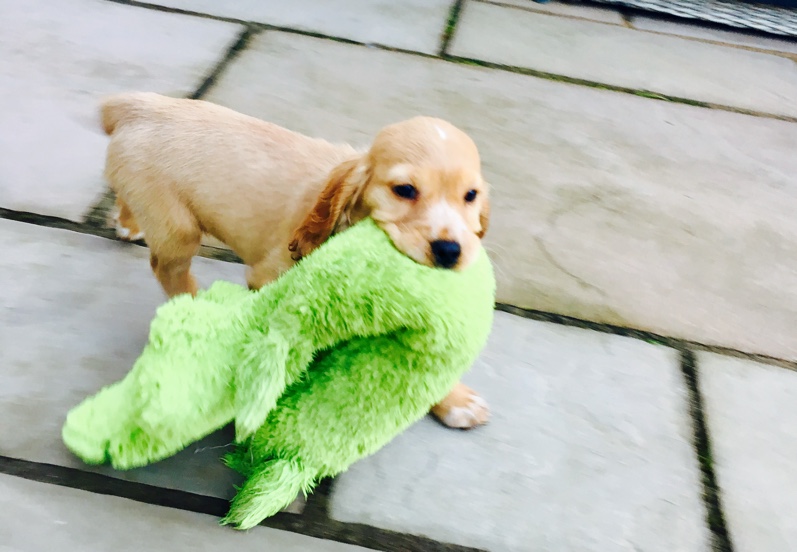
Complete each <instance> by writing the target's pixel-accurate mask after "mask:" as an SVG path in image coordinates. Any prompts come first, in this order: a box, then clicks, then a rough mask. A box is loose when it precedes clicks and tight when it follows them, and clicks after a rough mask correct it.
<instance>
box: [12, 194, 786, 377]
mask: <svg viewBox="0 0 797 552" xmlns="http://www.w3.org/2000/svg"><path fill="white" fill-rule="evenodd" d="M102 218H103V217H101V216H100V217H96V218H95V219H94V220H93V221H92V222H85V223H80V222H74V221H71V220H68V219H63V218H60V217H54V216H50V215H39V214H36V213H29V212H26V211H14V210H12V209H5V208H2V207H0V219H5V220H12V221H15V222H22V223H25V224H32V225H34V226H42V227H45V228H55V229H60V230H69V231H71V232H77V233H79V234H86V235H89V236H96V237H99V238H106V239H110V240H113V241H116V242H120V243H124V244H129V245H131V246H134V247H146V243H145V242H144V241H136V242H122V241H121V240H119V239H117V237H116V233H115V231H114V230H113V229H111V228H106V227H104V226H103V224H104V223H98V222H97V220H99V219H102ZM199 256H201V257H206V258H209V259H215V260H218V261H223V262H228V263H236V264H242V261H241V259H240V257H238V255H236V254H235V253H233V252H232V251H230V250H228V249H220V248H218V247H213V246H208V245H203V246H202V247H201V248H200V250H199ZM495 309H496V310H499V311H501V312H506V313H508V314H512V315H515V316H520V317H522V318H528V319H530V320H538V321H540V322H550V323H552V324H559V325H561V326H571V327H574V328H582V329H586V330H592V331H596V332H600V333H606V334H612V335H619V336H622V337H630V338H634V339H639V340H642V341H647V342H652V343H658V344H661V345H666V346H668V347H672V348H674V349H685V348H689V349H695V350H699V351H706V352H710V353H716V354H719V355H723V356H729V357H735V358H743V359H745V360H752V361H754V362H760V363H762V364H769V365H772V366H777V367H779V368H786V369H788V370H794V371H797V361H791V360H785V359H782V358H777V357H772V356H768V355H762V354H758V353H750V352H746V351H741V350H739V349H732V348H730V347H721V346H717V345H706V344H704V343H700V342H697V341H690V340H688V339H682V338H678V337H671V336H665V335H661V334H657V333H654V332H649V331H646V330H637V329H634V328H628V327H625V326H617V325H614V324H604V323H602V322H592V321H590V320H584V319H582V318H576V317H574V316H568V315H565V314H557V313H553V312H546V311H540V310H535V309H527V308H523V307H517V306H515V305H509V304H507V303H496V304H495Z"/></svg>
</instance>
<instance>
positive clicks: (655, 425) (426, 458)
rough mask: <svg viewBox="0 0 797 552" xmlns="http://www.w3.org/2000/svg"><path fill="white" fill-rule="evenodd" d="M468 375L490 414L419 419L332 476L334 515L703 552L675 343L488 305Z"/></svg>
mask: <svg viewBox="0 0 797 552" xmlns="http://www.w3.org/2000/svg"><path fill="white" fill-rule="evenodd" d="M466 382H467V383H469V384H470V385H472V386H474V387H475V388H476V389H478V390H479V391H481V392H482V393H483V394H484V396H485V398H486V399H487V400H488V401H492V404H493V418H492V420H491V422H490V424H489V425H487V426H485V427H484V428H480V429H478V430H473V431H469V432H452V431H442V430H441V428H440V426H439V424H437V423H435V422H432V421H431V420H429V419H426V420H424V421H422V422H420V423H418V424H416V425H415V426H413V427H412V428H410V429H409V430H408V431H407V432H406V433H404V434H403V435H401V436H400V437H398V438H397V439H396V440H394V441H393V442H392V443H391V444H390V445H388V447H386V448H385V449H383V450H382V451H380V452H378V453H377V454H376V455H375V456H372V457H370V458H368V459H366V460H363V461H361V462H359V463H357V464H355V465H354V466H353V467H352V468H351V469H350V470H349V471H348V472H346V473H345V474H343V475H342V476H340V477H339V478H338V479H337V480H336V482H335V486H334V492H333V495H332V501H331V514H332V516H333V517H334V518H336V519H339V520H343V521H351V522H361V523H367V524H372V525H376V526H379V527H383V528H387V529H392V530H397V531H403V532H409V533H415V534H423V535H427V536H431V537H432V538H435V539H439V540H443V541H448V542H455V543H460V544H463V545H469V546H476V547H483V548H486V549H488V550H493V551H518V552H520V551H523V552H527V551H529V550H556V551H563V552H564V551H574V552H575V551H580V552H588V551H594V552H614V551H618V552H619V551H631V550H644V551H645V552H656V551H660V552H672V551H674V550H679V551H682V552H687V551H695V552H696V551H706V552H707V551H708V550H709V545H708V533H707V530H706V527H705V525H704V519H705V512H704V509H703V505H702V502H701V498H700V497H701V491H702V488H701V486H700V479H699V472H698V465H697V461H696V459H695V455H694V452H693V450H692V445H691V425H690V421H689V418H688V414H687V404H688V403H687V400H688V398H687V396H686V392H685V388H684V383H683V379H682V376H681V373H680V370H679V366H678V360H677V356H676V353H675V351H672V350H670V349H665V348H663V347H658V346H654V345H649V344H647V343H643V342H640V341H636V340H630V339H626V338H620V337H616V336H610V335H606V334H598V333H595V332H589V331H584V330H578V329H573V328H566V327H562V326H555V325H550V324H544V323H540V322H534V321H530V320H526V319H522V318H519V317H515V316H512V315H508V314H505V313H496V321H495V325H494V328H493V332H492V336H491V338H490V342H489V344H488V346H487V348H486V350H485V351H484V352H483V354H482V356H481V359H480V360H479V361H478V363H477V364H476V366H475V368H474V369H473V371H472V373H471V374H469V376H468V377H467V378H466Z"/></svg>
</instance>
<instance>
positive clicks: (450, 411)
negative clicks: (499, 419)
mask: <svg viewBox="0 0 797 552" xmlns="http://www.w3.org/2000/svg"><path fill="white" fill-rule="evenodd" d="M432 414H434V416H435V417H436V418H437V419H438V420H440V421H441V422H442V423H443V424H445V425H447V426H448V427H452V428H456V429H471V428H474V427H476V426H480V425H482V424H486V423H487V421H488V420H489V419H490V407H489V406H487V402H486V401H485V400H484V399H483V398H481V397H480V396H479V395H478V394H477V393H476V392H475V391H474V390H473V389H471V388H470V387H468V386H467V385H465V384H464V383H462V382H458V383H457V384H456V385H455V386H454V389H452V390H451V392H450V393H449V394H448V396H447V397H446V398H445V399H443V400H442V401H441V402H440V403H439V404H436V405H435V406H433V407H432Z"/></svg>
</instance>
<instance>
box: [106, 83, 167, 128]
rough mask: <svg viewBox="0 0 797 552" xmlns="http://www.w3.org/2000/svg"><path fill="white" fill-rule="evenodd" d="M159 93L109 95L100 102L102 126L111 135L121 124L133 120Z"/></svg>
mask: <svg viewBox="0 0 797 552" xmlns="http://www.w3.org/2000/svg"><path fill="white" fill-rule="evenodd" d="M156 98H157V94H153V93H151V92H133V93H127V94H116V95H113V96H108V97H107V98H105V99H104V100H103V101H102V102H101V104H100V118H101V120H102V128H103V130H105V133H106V134H107V135H108V136H110V135H111V134H113V133H114V131H115V130H116V129H117V128H119V126H120V125H122V124H124V123H127V122H129V121H132V120H134V119H136V118H137V117H138V115H139V114H140V113H142V112H143V110H144V108H145V107H146V106H147V105H149V104H151V103H153V100H155V99H156Z"/></svg>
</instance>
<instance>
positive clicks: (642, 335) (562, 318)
mask: <svg viewBox="0 0 797 552" xmlns="http://www.w3.org/2000/svg"><path fill="white" fill-rule="evenodd" d="M495 309H496V310H499V311H501V312H506V313H508V314H513V315H515V316H520V317H522V318H528V319H530V320H537V321H539V322H548V323H551V324H558V325H560V326H569V327H572V328H581V329H584V330H592V331H594V332H599V333H605V334H611V335H617V336H620V337H630V338H632V339H638V340H640V341H645V342H647V343H651V344H654V345H664V346H666V347H670V348H672V349H678V350H686V349H690V350H698V351H705V352H709V353H716V354H718V355H723V356H728V357H733V358H743V359H745V360H751V361H753V362H759V363H761V364H768V365H771V366H777V367H778V368H785V369H787V370H793V371H797V361H792V360H786V359H782V358H777V357H772V356H769V355H762V354H759V353H750V352H747V351H741V350H739V349H733V348H731V347H721V346H718V345H707V344H705V343H700V342H697V341H690V340H688V339H683V338H679V337H672V336H666V335H662V334H657V333H655V332H650V331H647V330H638V329H635V328H628V327H625V326H617V325H614V324H605V323H602V322H593V321H590V320H584V319H582V318H576V317H574V316H568V315H565V314H556V313H552V312H547V311H540V310H534V309H526V308H522V307H516V306H514V305H509V304H506V303H496V305H495Z"/></svg>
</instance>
